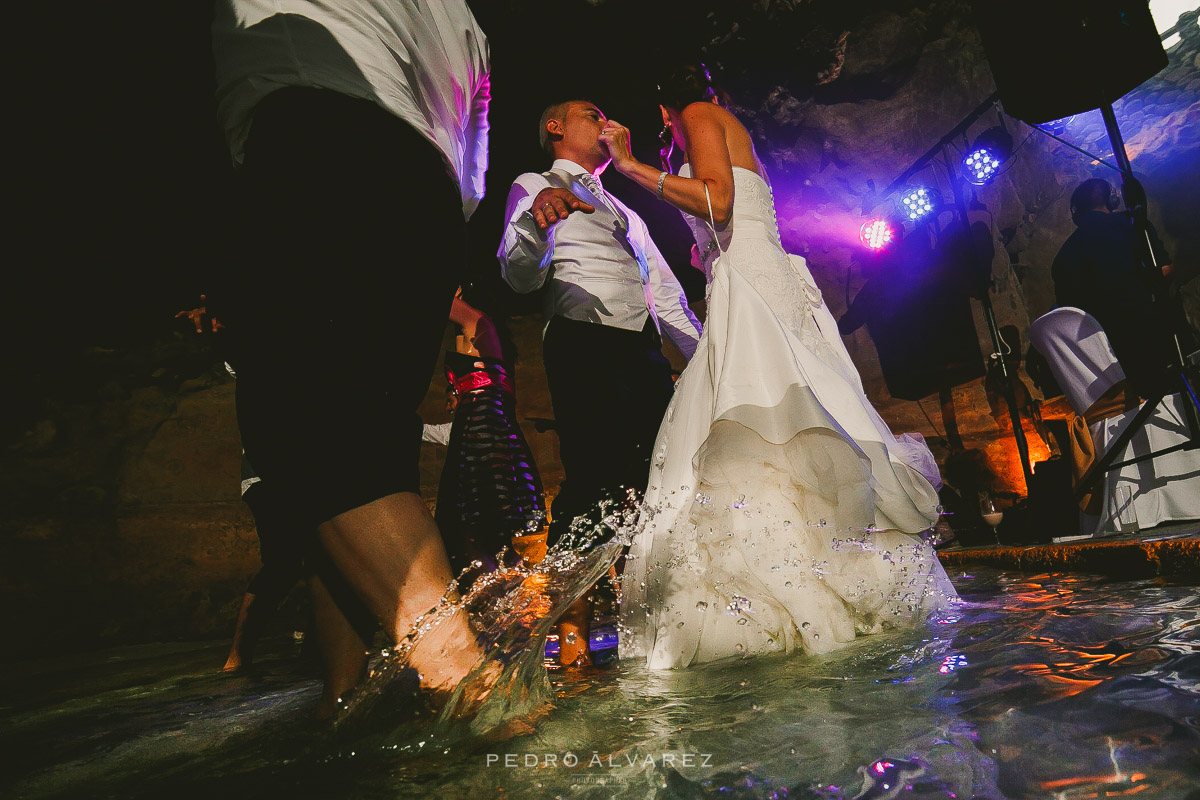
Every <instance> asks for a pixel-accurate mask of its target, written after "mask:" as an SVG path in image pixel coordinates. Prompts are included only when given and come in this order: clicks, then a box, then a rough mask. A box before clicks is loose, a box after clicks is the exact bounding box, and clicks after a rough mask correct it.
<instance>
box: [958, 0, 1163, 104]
mask: <svg viewBox="0 0 1200 800" xmlns="http://www.w3.org/2000/svg"><path fill="white" fill-rule="evenodd" d="M975 20H976V22H977V23H978V25H979V35H980V37H981V38H982V39H983V48H984V50H985V51H986V53H987V57H988V62H989V63H990V64H991V67H992V76H993V77H994V78H995V79H996V89H997V90H998V91H999V92H1000V99H1001V101H1003V103H1004V111H1005V112H1006V113H1008V114H1011V115H1012V116H1014V117H1017V118H1018V119H1022V120H1024V121H1026V122H1033V123H1038V122H1048V121H1049V120H1054V119H1061V118H1063V117H1068V116H1070V115H1072V114H1078V113H1079V112H1081V111H1088V110H1090V109H1093V108H1099V107H1100V106H1102V105H1105V104H1107V103H1112V102H1113V101H1115V100H1117V99H1118V98H1120V97H1121V96H1123V95H1125V94H1126V93H1127V92H1129V91H1131V90H1132V89H1134V88H1135V87H1137V86H1139V85H1140V84H1141V83H1143V82H1144V81H1145V80H1147V79H1148V78H1150V77H1151V76H1152V75H1154V74H1155V73H1156V72H1158V71H1159V70H1161V69H1162V68H1163V67H1165V66H1166V65H1167V54H1166V52H1165V51H1164V50H1163V48H1162V41H1161V39H1160V38H1159V35H1158V30H1157V29H1156V28H1155V26H1154V18H1153V17H1151V16H1150V6H1149V3H1148V2H1147V0H1141V1H1140V2H1139V0H1005V1H1004V2H999V1H998V0H975Z"/></svg>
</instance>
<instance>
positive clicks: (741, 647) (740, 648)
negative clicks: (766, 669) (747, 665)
mask: <svg viewBox="0 0 1200 800" xmlns="http://www.w3.org/2000/svg"><path fill="white" fill-rule="evenodd" d="M733 649H734V650H736V651H738V652H739V653H741V652H744V651H745V650H746V648H745V646H744V645H743V644H742V643H741V642H738V643H737V644H736V645H734V647H733Z"/></svg>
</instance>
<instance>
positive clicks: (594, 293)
mask: <svg viewBox="0 0 1200 800" xmlns="http://www.w3.org/2000/svg"><path fill="white" fill-rule="evenodd" d="M606 122H607V120H606V119H605V117H604V114H603V113H601V111H600V109H598V108H596V106H595V105H593V104H592V103H589V102H586V101H583V100H573V101H569V102H565V103H556V104H554V105H552V106H550V107H549V108H547V109H546V110H545V111H544V112H542V116H541V120H540V122H539V125H538V136H539V142H540V144H541V146H542V149H543V150H544V151H545V152H546V154H547V155H548V156H550V157H551V158H552V159H553V160H554V162H553V164H552V165H551V168H550V170H549V171H547V172H545V173H540V174H539V173H535V172H527V173H525V174H523V175H521V176H520V177H518V178H517V180H516V182H515V183H514V184H513V186H512V189H511V191H510V192H509V195H508V204H507V211H506V219H507V220H508V224H507V227H506V229H505V231H504V241H503V242H502V243H501V245H500V251H499V253H498V254H497V255H498V256H499V258H500V265H501V271H502V273H503V275H504V279H505V281H507V282H508V284H509V285H510V286H511V287H512V288H513V289H515V290H516V291H518V292H521V293H527V292H533V291H535V290H537V289H544V295H543V308H544V316H545V319H546V327H545V329H544V331H543V334H542V335H543V360H544V363H545V368H546V378H547V381H548V383H549V386H550V399H551V401H552V402H553V405H554V416H555V419H556V421H557V423H558V436H559V450H560V454H561V458H562V463H563V469H564V471H565V472H566V478H565V480H564V481H563V485H562V490H561V491H560V493H559V495H558V497H557V498H556V499H555V501H554V505H553V508H552V509H551V510H552V512H553V523H552V524H551V526H550V537H551V539H552V540H556V539H557V538H558V537H559V536H561V535H562V534H563V533H564V532H565V531H566V530H567V529H568V527H569V526H570V524H571V523H572V521H573V520H575V519H576V518H577V517H579V516H581V515H582V516H586V517H587V518H588V519H590V520H594V521H597V522H598V521H599V516H600V515H599V514H598V513H595V512H596V507H597V505H598V504H599V503H600V502H601V501H602V500H605V499H606V498H619V497H620V496H622V494H623V492H624V490H625V489H629V488H633V489H636V490H638V491H641V490H643V489H644V488H645V486H646V481H647V479H648V478H649V473H650V454H651V451H652V449H653V447H654V439H655V437H656V436H657V434H658V427H659V424H660V423H661V422H662V418H663V414H664V413H665V412H666V408H667V403H668V402H670V399H671V394H672V392H673V390H674V384H673V383H672V381H671V371H670V364H669V363H668V361H667V359H666V358H665V357H664V356H663V354H662V336H663V335H664V334H665V335H666V336H668V337H669V338H670V339H671V341H673V342H674V343H675V345H676V346H677V347H678V348H679V350H680V351H681V352H682V353H683V355H684V356H685V357H687V358H689V359H690V358H691V357H692V353H693V352H695V350H696V343H697V341H698V340H699V338H700V323H699V322H697V321H696V317H695V316H694V315H693V314H692V312H691V310H690V309H689V308H688V305H687V298H686V297H685V296H684V293H683V288H682V287H681V286H680V285H679V281H678V280H676V278H675V276H674V275H673V274H672V273H671V269H670V267H669V266H668V265H667V263H666V261H665V260H664V259H663V257H662V255H661V254H660V253H659V252H658V248H657V247H655V245H654V242H653V241H652V240H651V239H650V234H649V231H647V229H646V224H645V223H644V222H643V221H642V220H641V218H640V217H638V216H637V214H635V213H634V212H632V211H630V210H629V209H628V208H627V207H626V206H625V205H624V204H623V203H621V202H620V201H619V200H617V199H616V198H615V197H613V196H612V195H610V194H608V193H607V192H606V191H605V190H604V187H603V186H602V185H601V184H600V174H601V173H602V172H603V171H604V168H605V167H607V166H608V163H609V160H610V156H609V153H608V151H607V150H606V149H605V146H604V144H603V143H601V142H600V139H599V136H600V132H601V131H602V130H603V129H604V126H605V123H606ZM575 612H576V613H574V614H571V615H569V616H568V617H564V619H563V624H562V626H561V627H560V638H559V642H560V646H561V647H562V651H561V652H560V660H561V661H562V663H564V664H572V663H577V658H578V659H582V661H583V663H587V662H588V651H587V640H588V639H587V634H588V626H587V622H588V617H589V616H590V606H585V605H582V604H581V605H579V606H577V608H576V609H575ZM576 628H577V630H574V629H576ZM571 632H575V633H576V636H575V637H571V636H570V633H571ZM568 645H575V646H574V647H569V646H568Z"/></svg>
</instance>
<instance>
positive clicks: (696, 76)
mask: <svg viewBox="0 0 1200 800" xmlns="http://www.w3.org/2000/svg"><path fill="white" fill-rule="evenodd" d="M714 97H715V98H716V99H717V102H718V103H719V104H720V105H722V106H728V105H729V95H727V94H726V93H725V92H724V91H722V90H721V89H720V88H719V87H718V86H717V85H716V84H715V83H713V79H712V73H710V72H709V69H708V67H707V66H706V65H704V64H681V65H679V66H676V67H674V68H673V69H668V70H665V71H664V74H663V76H662V77H661V78H660V79H659V81H658V102H659V104H661V105H663V106H666V107H667V108H673V109H675V110H676V111H682V110H683V109H684V108H686V107H687V106H689V105H691V104H692V103H709V102H712V100H713V98H714Z"/></svg>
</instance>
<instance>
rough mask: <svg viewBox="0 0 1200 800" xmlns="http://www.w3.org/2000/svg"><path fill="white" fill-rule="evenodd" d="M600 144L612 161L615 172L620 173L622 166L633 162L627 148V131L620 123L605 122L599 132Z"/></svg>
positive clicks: (630, 152) (631, 153)
mask: <svg viewBox="0 0 1200 800" xmlns="http://www.w3.org/2000/svg"><path fill="white" fill-rule="evenodd" d="M600 143H601V145H602V146H603V147H604V149H605V150H606V151H607V152H608V157H609V158H611V159H612V162H613V166H614V167H616V168H617V172H622V171H623V170H622V167H623V166H624V165H626V164H629V163H633V162H634V161H635V159H634V157H633V152H632V151H631V150H630V147H629V129H628V128H626V127H625V126H624V125H622V124H621V123H619V122H615V121H613V120H611V119H610V120H606V121H605V123H604V127H603V128H602V129H601V130H600Z"/></svg>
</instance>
